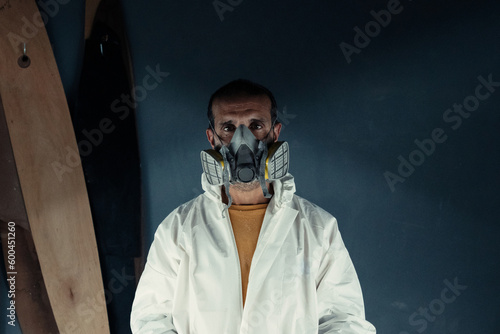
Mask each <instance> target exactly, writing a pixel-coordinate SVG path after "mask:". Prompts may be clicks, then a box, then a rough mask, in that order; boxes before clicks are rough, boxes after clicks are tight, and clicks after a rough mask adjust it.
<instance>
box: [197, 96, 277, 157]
mask: <svg viewBox="0 0 500 334" xmlns="http://www.w3.org/2000/svg"><path fill="white" fill-rule="evenodd" d="M212 112H213V116H214V129H215V131H216V132H217V135H216V134H215V133H214V132H213V130H212V129H207V138H208V141H209V142H210V145H212V148H217V147H220V146H222V145H228V144H229V142H230V141H231V138H233V134H234V131H236V129H237V128H238V126H240V125H242V124H243V125H245V126H246V127H247V128H248V129H249V130H250V131H252V133H253V135H254V136H255V138H257V139H258V140H266V141H267V142H268V143H270V142H273V141H277V140H278V137H279V134H280V131H281V124H280V123H277V124H275V125H274V128H272V121H271V101H270V99H269V97H268V96H266V95H259V96H241V97H232V98H225V99H215V100H214V101H213V103H212ZM219 137H220V138H219Z"/></svg>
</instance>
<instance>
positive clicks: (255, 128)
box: [250, 124, 263, 130]
mask: <svg viewBox="0 0 500 334" xmlns="http://www.w3.org/2000/svg"><path fill="white" fill-rule="evenodd" d="M262 128H263V127H262V125H261V124H252V125H250V129H251V130H260V129H262Z"/></svg>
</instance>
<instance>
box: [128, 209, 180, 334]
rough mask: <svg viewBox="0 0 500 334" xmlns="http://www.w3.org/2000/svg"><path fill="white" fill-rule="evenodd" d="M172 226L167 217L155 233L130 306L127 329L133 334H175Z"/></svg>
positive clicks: (176, 259)
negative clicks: (130, 311) (128, 327)
mask: <svg viewBox="0 0 500 334" xmlns="http://www.w3.org/2000/svg"><path fill="white" fill-rule="evenodd" d="M174 223H175V222H174V219H172V218H171V217H170V216H169V217H167V218H166V219H165V221H164V222H163V223H162V224H161V225H160V227H159V228H158V229H157V231H156V233H155V238H154V241H153V243H152V245H151V248H150V250H149V254H148V258H147V262H146V267H145V269H144V272H143V273H142V275H141V278H140V280H139V284H138V286H137V290H136V294H135V298H134V302H133V305H132V313H131V317H130V326H131V329H132V333H134V334H177V331H176V329H175V326H174V322H173V318H172V308H173V299H174V293H175V288H176V284H177V273H178V268H179V263H180V257H179V249H178V248H179V247H178V246H179V239H180V238H179V237H178V236H179V235H180V232H179V231H178V228H176V227H175V225H174Z"/></svg>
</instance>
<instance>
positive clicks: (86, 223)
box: [0, 0, 109, 333]
mask: <svg viewBox="0 0 500 334" xmlns="http://www.w3.org/2000/svg"><path fill="white" fill-rule="evenodd" d="M0 35H1V36H5V37H7V38H5V37H3V38H1V39H0V95H1V96H2V98H3V105H4V109H5V117H6V120H7V124H8V128H9V134H10V139H11V142H12V148H13V151H14V157H15V162H16V166H17V171H18V175H19V181H20V184H21V188H22V192H23V197H24V201H25V207H26V212H27V216H28V220H29V225H30V229H31V231H32V235H33V240H34V244H35V247H36V252H37V253H38V257H39V261H40V267H41V270H42V273H43V277H44V280H45V283H46V287H47V293H48V296H49V300H50V305H51V307H52V309H53V313H54V317H55V320H56V323H57V326H58V328H59V331H60V332H61V333H109V327H108V322H107V314H106V303H105V298H104V289H103V284H102V278H101V273H100V265H99V258H98V253H97V245H96V241H95V235H94V229H93V225H92V218H91V213H90V207H89V202H88V196H87V191H86V187H85V181H84V177H83V172H82V168H81V163H80V158H79V155H78V153H77V152H78V148H77V143H76V139H75V134H74V132H73V127H72V124H71V119H70V114H69V110H68V106H67V103H66V98H65V95H64V91H63V87H62V83H61V80H60V77H59V73H58V70H57V65H56V63H55V59H54V56H53V53H52V49H51V45H50V42H49V39H48V37H47V34H46V31H45V28H44V26H43V22H42V18H41V17H40V14H39V12H38V8H37V7H36V4H35V2H34V1H30V0H17V1H10V6H5V7H3V9H2V10H0ZM22 42H26V44H27V56H28V57H29V58H30V65H29V66H28V67H26V68H22V67H20V66H19V64H18V59H19V57H20V56H21V55H22V53H23V51H22V50H23V47H22Z"/></svg>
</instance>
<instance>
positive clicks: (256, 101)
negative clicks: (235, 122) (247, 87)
mask: <svg viewBox="0 0 500 334" xmlns="http://www.w3.org/2000/svg"><path fill="white" fill-rule="evenodd" d="M212 112H213V115H214V117H217V116H222V117H224V116H230V115H233V116H236V115H242V114H255V113H257V114H258V113H262V114H264V115H266V116H267V115H269V117H271V100H270V99H269V97H268V96H267V95H253V96H248V95H242V96H232V97H221V98H216V99H214V101H213V102H212Z"/></svg>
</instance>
